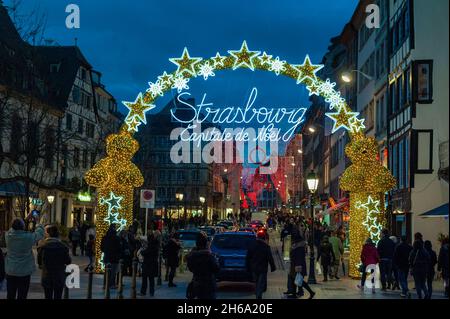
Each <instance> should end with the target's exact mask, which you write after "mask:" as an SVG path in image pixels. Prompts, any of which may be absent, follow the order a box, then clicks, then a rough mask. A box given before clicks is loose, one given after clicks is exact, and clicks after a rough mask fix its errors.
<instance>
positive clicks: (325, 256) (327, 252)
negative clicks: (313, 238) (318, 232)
mask: <svg viewBox="0 0 450 319" xmlns="http://www.w3.org/2000/svg"><path fill="white" fill-rule="evenodd" d="M319 259H320V263H321V265H322V268H323V281H328V274H329V269H330V266H331V265H333V264H334V262H335V260H336V256H335V255H334V251H333V246H332V245H331V244H330V241H329V239H328V236H327V235H325V236H323V237H322V241H321V243H320V246H319V254H318V257H317V261H319Z"/></svg>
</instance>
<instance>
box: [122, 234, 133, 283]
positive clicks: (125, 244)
mask: <svg viewBox="0 0 450 319" xmlns="http://www.w3.org/2000/svg"><path fill="white" fill-rule="evenodd" d="M119 238H120V252H121V255H120V259H122V267H123V268H122V275H123V276H131V274H132V271H133V270H132V263H133V261H132V259H133V253H134V251H132V249H133V248H132V247H131V245H130V241H129V237H128V232H127V231H126V230H122V231H121V232H120V234H119Z"/></svg>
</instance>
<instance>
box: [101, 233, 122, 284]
mask: <svg viewBox="0 0 450 319" xmlns="http://www.w3.org/2000/svg"><path fill="white" fill-rule="evenodd" d="M100 250H101V251H102V252H103V254H104V255H103V263H104V264H105V265H106V264H111V273H110V276H109V288H110V289H116V288H117V286H116V276H117V270H118V267H119V260H120V257H121V255H122V252H121V243H120V238H119V236H117V232H116V226H115V225H114V224H111V225H110V226H109V229H108V231H107V232H106V235H105V237H103V238H102V241H101V243H100Z"/></svg>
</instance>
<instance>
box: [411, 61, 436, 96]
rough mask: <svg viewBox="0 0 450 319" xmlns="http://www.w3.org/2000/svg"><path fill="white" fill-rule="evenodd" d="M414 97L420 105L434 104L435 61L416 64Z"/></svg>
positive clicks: (417, 62)
mask: <svg viewBox="0 0 450 319" xmlns="http://www.w3.org/2000/svg"><path fill="white" fill-rule="evenodd" d="M413 78H414V95H415V101H416V102H418V103H432V102H433V61H431V60H428V61H416V62H415V63H414V76H413Z"/></svg>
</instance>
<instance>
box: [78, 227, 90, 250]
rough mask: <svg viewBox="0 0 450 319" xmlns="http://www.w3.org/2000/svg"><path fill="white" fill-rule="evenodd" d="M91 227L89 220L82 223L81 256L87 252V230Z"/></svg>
mask: <svg viewBox="0 0 450 319" xmlns="http://www.w3.org/2000/svg"><path fill="white" fill-rule="evenodd" d="M88 229H89V225H88V224H87V222H83V224H81V227H80V251H81V256H84V254H85V250H86V247H85V246H86V242H87V238H86V234H87V230H88Z"/></svg>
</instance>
